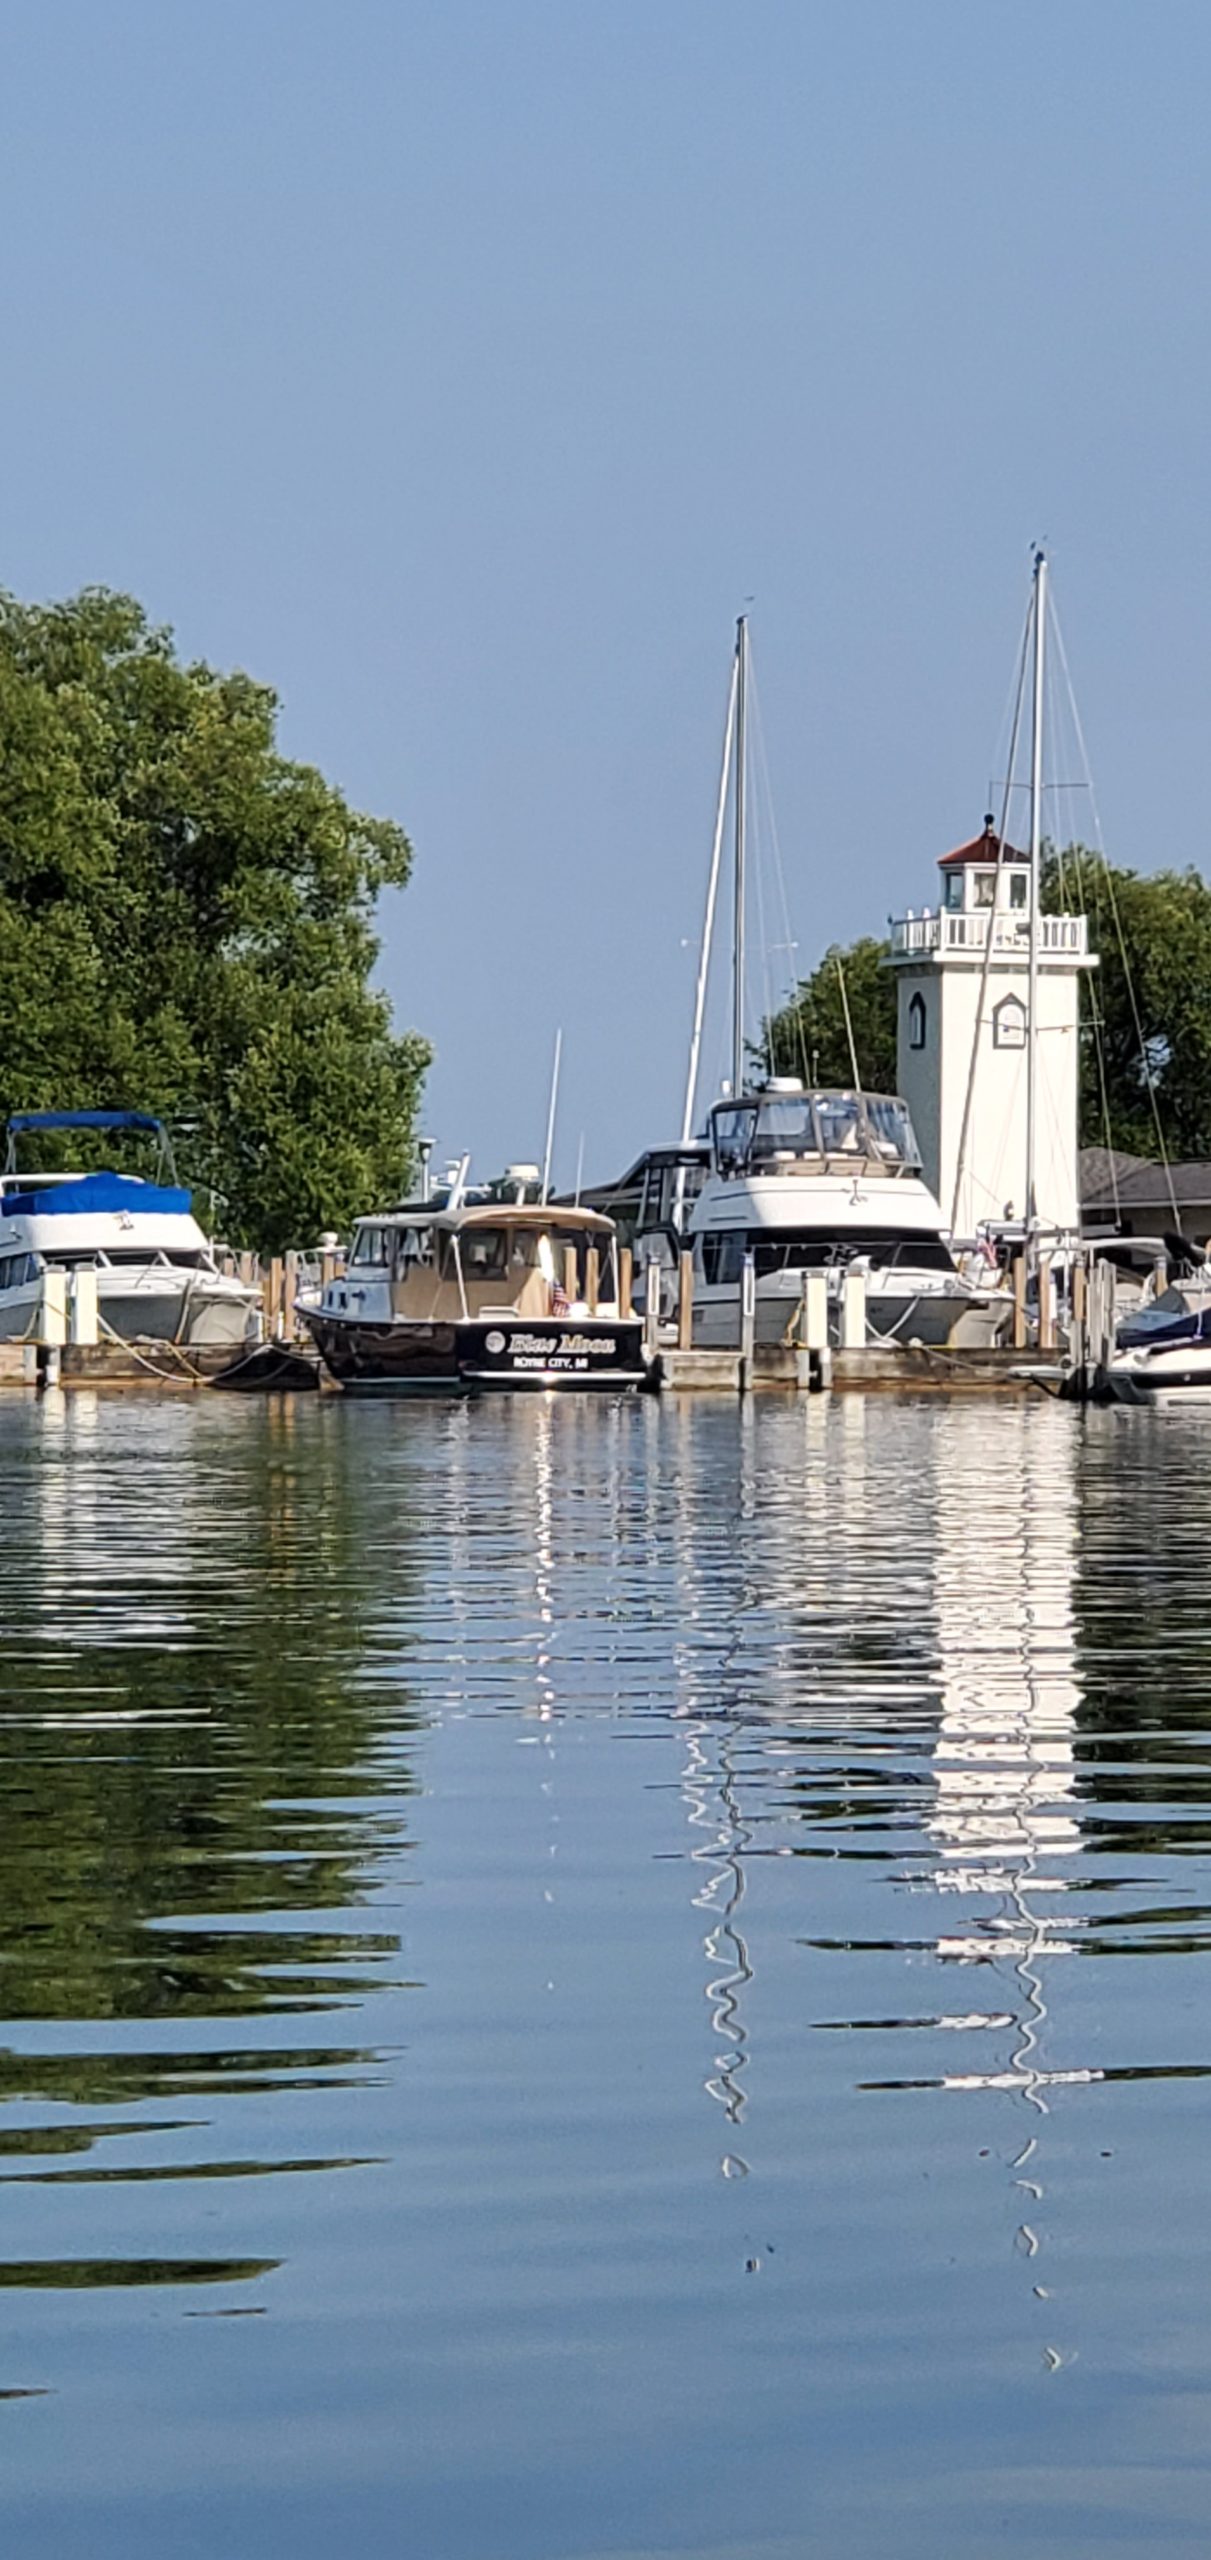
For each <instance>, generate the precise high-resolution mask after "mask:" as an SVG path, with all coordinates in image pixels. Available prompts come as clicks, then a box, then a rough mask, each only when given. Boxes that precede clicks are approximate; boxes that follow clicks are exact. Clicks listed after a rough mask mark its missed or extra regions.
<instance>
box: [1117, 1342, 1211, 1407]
mask: <svg viewBox="0 0 1211 2560" xmlns="http://www.w3.org/2000/svg"><path fill="white" fill-rule="evenodd" d="M1104 1375H1105V1387H1106V1392H1107V1393H1108V1394H1109V1395H1110V1396H1111V1397H1112V1399H1113V1401H1114V1402H1115V1404H1129V1405H1136V1406H1150V1407H1151V1408H1152V1409H1153V1410H1154V1411H1159V1412H1162V1413H1163V1412H1176V1411H1179V1410H1180V1409H1181V1408H1182V1407H1183V1406H1185V1405H1211V1343H1201V1342H1179V1343H1174V1344H1173V1346H1172V1348H1170V1349H1168V1350H1164V1351H1122V1352H1120V1353H1119V1355H1118V1357H1117V1359H1114V1360H1112V1361H1111V1362H1110V1363H1109V1365H1108V1367H1107V1369H1106V1371H1105V1373H1104Z"/></svg>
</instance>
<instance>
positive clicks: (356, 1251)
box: [349, 1227, 391, 1269]
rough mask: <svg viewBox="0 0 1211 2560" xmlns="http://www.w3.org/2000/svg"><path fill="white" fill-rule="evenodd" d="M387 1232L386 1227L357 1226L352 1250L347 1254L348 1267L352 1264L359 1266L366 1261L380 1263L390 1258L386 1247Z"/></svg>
mask: <svg viewBox="0 0 1211 2560" xmlns="http://www.w3.org/2000/svg"><path fill="white" fill-rule="evenodd" d="M389 1232H390V1231H389V1229H388V1228H386V1227H359V1228H358V1230H357V1233H356V1235H355V1236H354V1239H353V1251H352V1253H351V1254H350V1256H349V1263H350V1268H351V1269H352V1267H353V1266H354V1264H357V1265H358V1266H359V1267H360V1266H362V1265H364V1264H366V1263H368V1262H369V1263H381V1264H385V1263H387V1262H389V1261H390V1258H391V1257H390V1252H389V1248H388V1238H389Z"/></svg>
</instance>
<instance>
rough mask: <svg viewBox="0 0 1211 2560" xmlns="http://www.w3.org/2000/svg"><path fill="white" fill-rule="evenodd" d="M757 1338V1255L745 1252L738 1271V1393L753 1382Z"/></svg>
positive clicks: (743, 1392)
mask: <svg viewBox="0 0 1211 2560" xmlns="http://www.w3.org/2000/svg"><path fill="white" fill-rule="evenodd" d="M756 1339H757V1257H756V1255H755V1253H752V1252H749V1253H746V1254H745V1257H744V1263H743V1267H742V1269H741V1273H740V1381H739V1383H740V1393H741V1395H742V1396H745V1395H747V1394H748V1391H749V1388H750V1387H751V1386H752V1383H753V1351H754V1347H755V1344H756Z"/></svg>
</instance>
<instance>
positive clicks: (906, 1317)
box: [693, 1271, 1012, 1351]
mask: <svg viewBox="0 0 1211 2560" xmlns="http://www.w3.org/2000/svg"><path fill="white" fill-rule="evenodd" d="M802 1277H803V1275H802V1273H801V1272H798V1271H782V1272H776V1273H773V1274H771V1275H770V1277H768V1278H765V1279H759V1280H758V1282H757V1286H756V1303H755V1331H754V1339H755V1340H756V1341H757V1342H758V1343H761V1344H776V1343H783V1342H786V1341H788V1340H790V1339H791V1338H792V1337H793V1334H794V1332H795V1329H796V1325H797V1321H798V1312H799V1307H800V1304H801V1300H802ZM1011 1313H1012V1310H1011V1308H1010V1307H1009V1305H1008V1302H1007V1301H1006V1299H1005V1298H1004V1296H1000V1297H998V1296H994V1295H993V1293H992V1292H989V1293H988V1294H987V1295H985V1296H980V1295H975V1294H973V1293H972V1292H971V1291H970V1290H968V1289H964V1288H963V1287H962V1286H961V1285H959V1284H957V1283H956V1282H955V1281H954V1280H948V1279H947V1278H946V1276H945V1275H943V1274H941V1273H938V1274H934V1273H933V1272H928V1273H922V1274H921V1275H920V1280H919V1285H918V1286H915V1287H913V1286H905V1285H904V1283H903V1281H902V1280H900V1277H899V1275H896V1276H895V1278H894V1279H893V1277H892V1275H891V1274H889V1273H886V1272H878V1271H872V1272H871V1274H870V1276H869V1280H868V1283H867V1299H866V1324H867V1335H868V1339H869V1340H870V1341H871V1342H874V1343H877V1342H894V1343H902V1344H908V1343H910V1342H919V1343H923V1344H925V1345H926V1346H927V1347H928V1348H929V1349H931V1350H937V1349H943V1348H945V1346H946V1345H947V1344H954V1343H956V1342H958V1343H961V1344H962V1345H963V1347H964V1348H965V1349H974V1350H978V1349H982V1348H987V1347H988V1346H989V1345H991V1344H992V1343H994V1342H996V1341H997V1340H998V1339H999V1337H1000V1335H1001V1333H1002V1332H1003V1330H1004V1328H1005V1326H1006V1324H1007V1323H1008V1322H1009V1320H1010V1317H1011ZM840 1321H841V1313H840V1299H839V1295H838V1294H836V1293H833V1294H832V1295H831V1297H830V1304H829V1332H830V1334H831V1336H832V1339H833V1341H834V1343H836V1341H837V1340H838V1338H839V1333H840ZM693 1324H694V1346H695V1349H697V1350H703V1351H734V1350H735V1348H736V1344H737V1342H738V1341H739V1338H740V1291H739V1289H738V1288H736V1287H733V1286H729V1285H728V1284H727V1283H726V1282H719V1283H716V1285H715V1286H714V1287H710V1286H708V1285H707V1283H706V1282H704V1281H702V1280H697V1281H696V1282H695V1289H694V1319H693Z"/></svg>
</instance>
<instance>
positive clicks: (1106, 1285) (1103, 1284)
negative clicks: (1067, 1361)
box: [1089, 1261, 1115, 1382]
mask: <svg viewBox="0 0 1211 2560" xmlns="http://www.w3.org/2000/svg"><path fill="white" fill-rule="evenodd" d="M1114 1329H1115V1328H1114V1264H1113V1263H1112V1262H1101V1261H1099V1262H1095V1263H1094V1266H1093V1272H1092V1277H1091V1281H1090V1289H1089V1359H1090V1366H1091V1367H1092V1369H1093V1371H1094V1378H1095V1382H1096V1378H1097V1375H1098V1373H1099V1371H1101V1370H1104V1369H1105V1368H1106V1366H1107V1364H1108V1362H1109V1361H1110V1359H1111V1358H1112V1356H1113V1352H1114Z"/></svg>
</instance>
